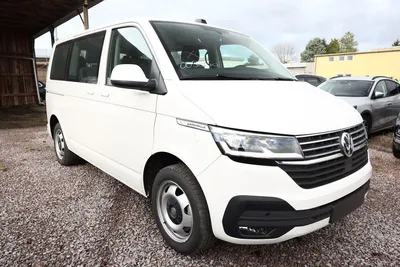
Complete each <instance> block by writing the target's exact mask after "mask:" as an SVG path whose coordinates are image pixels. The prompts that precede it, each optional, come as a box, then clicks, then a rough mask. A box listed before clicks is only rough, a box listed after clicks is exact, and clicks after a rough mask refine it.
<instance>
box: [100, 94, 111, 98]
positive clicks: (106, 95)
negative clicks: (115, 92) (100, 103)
mask: <svg viewBox="0 0 400 267" xmlns="http://www.w3.org/2000/svg"><path fill="white" fill-rule="evenodd" d="M101 96H102V97H109V96H110V94H101Z"/></svg>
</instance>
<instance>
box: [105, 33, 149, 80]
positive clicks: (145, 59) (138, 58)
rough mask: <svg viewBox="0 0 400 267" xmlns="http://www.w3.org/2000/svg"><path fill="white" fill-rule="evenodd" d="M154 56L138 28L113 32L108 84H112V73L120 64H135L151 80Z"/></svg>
mask: <svg viewBox="0 0 400 267" xmlns="http://www.w3.org/2000/svg"><path fill="white" fill-rule="evenodd" d="M152 62H153V56H152V54H151V52H150V49H149V47H148V45H147V43H146V40H145V39H144V37H143V35H142V34H141V33H140V31H139V30H138V29H137V28H134V27H126V28H120V29H115V30H113V31H112V36H111V46H110V53H109V56H108V71H107V84H111V80H110V77H111V73H112V70H113V69H114V67H115V66H117V65H119V64H135V65H138V66H139V67H140V68H141V69H142V70H143V72H144V74H145V75H146V77H147V78H150V72H151V64H152Z"/></svg>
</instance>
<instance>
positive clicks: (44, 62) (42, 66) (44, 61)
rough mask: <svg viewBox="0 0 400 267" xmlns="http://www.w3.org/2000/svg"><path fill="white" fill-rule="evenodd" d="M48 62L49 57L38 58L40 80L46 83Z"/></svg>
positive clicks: (37, 66)
mask: <svg viewBox="0 0 400 267" xmlns="http://www.w3.org/2000/svg"><path fill="white" fill-rule="evenodd" d="M48 64H49V59H48V58H36V71H37V76H38V81H41V82H44V83H46V75H47V67H48Z"/></svg>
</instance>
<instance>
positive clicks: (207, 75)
mask: <svg viewBox="0 0 400 267" xmlns="http://www.w3.org/2000/svg"><path fill="white" fill-rule="evenodd" d="M47 90H48V91H47V100H46V102H47V115H48V122H49V123H48V131H49V133H50V134H51V136H52V138H53V139H54V147H55V152H56V156H57V160H58V161H59V162H60V164H62V165H72V164H76V163H79V162H80V161H81V159H84V160H85V161H87V162H90V163H91V164H93V165H94V166H97V167H98V168H100V169H101V170H103V171H104V172H106V173H108V174H110V175H111V176H113V177H115V178H116V179H118V180H120V181H121V182H123V183H124V184H126V185H127V186H129V187H131V188H133V189H134V190H136V191H137V192H139V193H140V194H142V195H144V196H146V197H150V198H151V202H152V209H153V212H154V216H155V220H156V223H157V225H158V228H159V230H160V232H161V234H162V235H163V237H164V239H165V240H166V242H167V243H168V244H169V245H170V246H171V247H172V248H174V249H175V250H177V251H179V252H181V253H184V254H190V253H195V252H199V251H201V250H204V249H205V248H207V247H209V246H210V244H212V241H213V240H214V239H215V238H214V237H216V238H218V239H221V240H225V241H227V242H231V243H236V244H270V243H277V242H281V241H285V240H288V239H291V238H294V237H297V236H301V235H304V234H307V233H310V232H313V231H315V230H317V229H320V228H322V227H324V226H327V225H328V224H330V223H333V222H335V221H338V220H340V219H341V218H343V217H344V216H346V215H347V214H349V213H350V212H352V211H354V210H355V209H356V208H358V207H359V206H361V205H362V203H363V202H364V197H365V195H366V193H367V190H368V188H369V181H370V178H371V172H372V168H371V164H370V161H369V155H368V148H367V138H366V133H365V128H364V126H363V120H362V118H361V116H360V114H359V113H358V112H357V111H356V110H355V109H354V108H353V107H352V106H350V105H348V104H347V103H345V102H344V101H343V100H340V99H339V98H337V97H335V96H333V95H331V94H329V93H326V92H324V91H323V90H320V89H318V88H315V87H314V86H312V85H310V84H308V83H305V82H299V81H297V80H296V79H295V77H294V76H293V75H292V74H291V73H290V72H289V71H288V70H287V69H286V68H285V67H283V65H282V64H280V63H279V62H278V60H277V59H276V58H275V57H274V56H273V55H272V54H270V53H269V52H268V51H267V50H265V49H264V48H263V47H262V46H261V45H260V44H259V43H257V42H256V41H254V40H253V39H251V38H250V37H248V36H246V35H243V34H240V33H237V32H234V31H230V30H226V29H221V28H216V27H211V26H209V25H207V24H205V23H184V22H175V21H160V20H136V21H126V22H123V23H119V24H115V25H111V26H107V27H103V28H100V29H96V30H88V31H86V32H84V33H83V34H80V35H76V36H74V37H72V38H69V39H66V40H63V41H59V42H57V43H56V44H55V46H54V52H53V56H52V59H51V60H50V68H49V72H48V77H47Z"/></svg>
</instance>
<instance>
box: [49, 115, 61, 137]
mask: <svg viewBox="0 0 400 267" xmlns="http://www.w3.org/2000/svg"><path fill="white" fill-rule="evenodd" d="M59 122H60V121H59V120H58V118H57V116H56V115H54V114H53V115H51V116H50V121H49V123H50V133H51V137H52V138H54V136H53V135H54V128H55V127H56V125H57V123H59Z"/></svg>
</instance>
